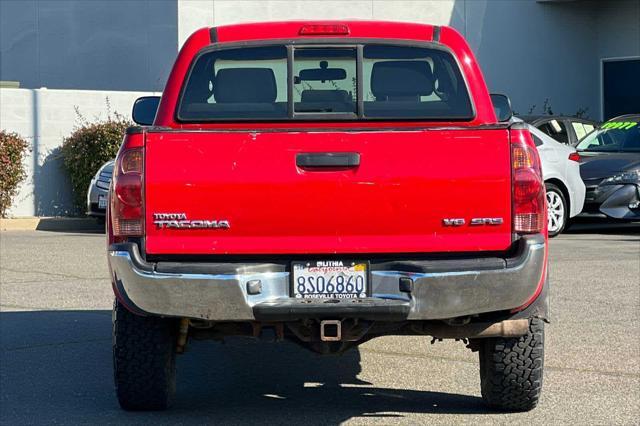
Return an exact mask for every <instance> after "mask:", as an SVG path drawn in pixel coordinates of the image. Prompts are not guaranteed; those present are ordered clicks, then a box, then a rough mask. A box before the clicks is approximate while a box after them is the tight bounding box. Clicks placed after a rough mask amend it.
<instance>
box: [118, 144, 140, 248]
mask: <svg viewBox="0 0 640 426" xmlns="http://www.w3.org/2000/svg"><path fill="white" fill-rule="evenodd" d="M132 139H133V141H132ZM141 141H142V135H141V134H140V135H130V136H129V135H128V136H127V137H126V138H125V142H124V143H123V145H122V148H120V152H119V153H118V156H117V158H116V164H115V167H114V169H113V192H112V193H111V205H110V215H111V227H112V230H113V236H114V237H132V236H136V237H137V236H142V234H143V230H144V203H143V196H142V176H143V174H142V173H143V168H144V148H143V147H142V146H141Z"/></svg>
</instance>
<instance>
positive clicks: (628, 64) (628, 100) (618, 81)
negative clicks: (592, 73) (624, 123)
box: [602, 58, 640, 120]
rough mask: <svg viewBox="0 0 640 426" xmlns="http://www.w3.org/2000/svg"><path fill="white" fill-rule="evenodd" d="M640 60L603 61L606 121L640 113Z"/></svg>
mask: <svg viewBox="0 0 640 426" xmlns="http://www.w3.org/2000/svg"><path fill="white" fill-rule="evenodd" d="M639 76H640V58H634V59H604V60H603V61H602V114H603V118H604V119H605V120H608V119H610V118H613V117H616V116H618V115H622V114H634V113H635V114H638V113H640V84H638V77H639Z"/></svg>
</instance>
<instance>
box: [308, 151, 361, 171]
mask: <svg viewBox="0 0 640 426" xmlns="http://www.w3.org/2000/svg"><path fill="white" fill-rule="evenodd" d="M359 165H360V154H359V153H357V152H306V153H300V154H297V155H296V166H298V167H303V168H316V167H327V168H329V167H342V168H344V167H358V166H359Z"/></svg>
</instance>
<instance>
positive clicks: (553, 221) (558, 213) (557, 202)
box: [544, 183, 569, 238]
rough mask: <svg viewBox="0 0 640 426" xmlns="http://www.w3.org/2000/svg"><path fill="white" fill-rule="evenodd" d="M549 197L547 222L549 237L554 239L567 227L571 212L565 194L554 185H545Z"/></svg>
mask: <svg viewBox="0 0 640 426" xmlns="http://www.w3.org/2000/svg"><path fill="white" fill-rule="evenodd" d="M544 185H545V189H546V196H547V220H548V232H549V237H550V238H553V237H556V236H558V235H560V234H561V233H562V231H564V229H565V227H566V226H567V219H569V211H568V209H567V200H566V198H565V196H564V193H563V192H562V190H561V189H560V188H558V187H557V186H556V185H554V184H553V183H545V184H544Z"/></svg>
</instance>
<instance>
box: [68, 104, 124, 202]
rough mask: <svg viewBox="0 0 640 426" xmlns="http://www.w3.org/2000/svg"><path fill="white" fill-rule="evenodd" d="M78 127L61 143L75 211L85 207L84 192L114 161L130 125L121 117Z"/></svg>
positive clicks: (116, 115) (82, 120) (83, 123)
mask: <svg viewBox="0 0 640 426" xmlns="http://www.w3.org/2000/svg"><path fill="white" fill-rule="evenodd" d="M79 117H80V118H81V123H82V124H81V125H80V126H79V127H77V128H76V129H75V130H74V132H73V133H72V134H71V135H70V136H69V137H67V138H65V139H64V141H63V143H62V149H61V154H62V159H63V162H64V167H65V169H66V170H67V172H68V173H69V177H70V179H71V186H72V189H73V194H74V199H75V202H76V205H77V207H79V208H83V206H84V204H85V203H86V197H87V189H88V188H89V184H90V183H91V179H92V178H93V176H94V175H95V174H96V172H97V171H98V169H99V168H100V166H102V165H103V164H104V163H106V162H107V161H109V160H112V159H114V158H115V157H116V154H117V153H118V149H119V148H120V145H121V144H122V138H123V136H124V133H125V130H126V129H127V127H129V126H131V125H133V123H131V122H130V121H129V120H127V119H126V118H124V117H123V116H121V115H118V114H115V116H111V115H109V117H108V118H107V119H106V120H103V121H99V122H96V123H87V122H86V120H84V119H83V118H82V116H81V115H79Z"/></svg>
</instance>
